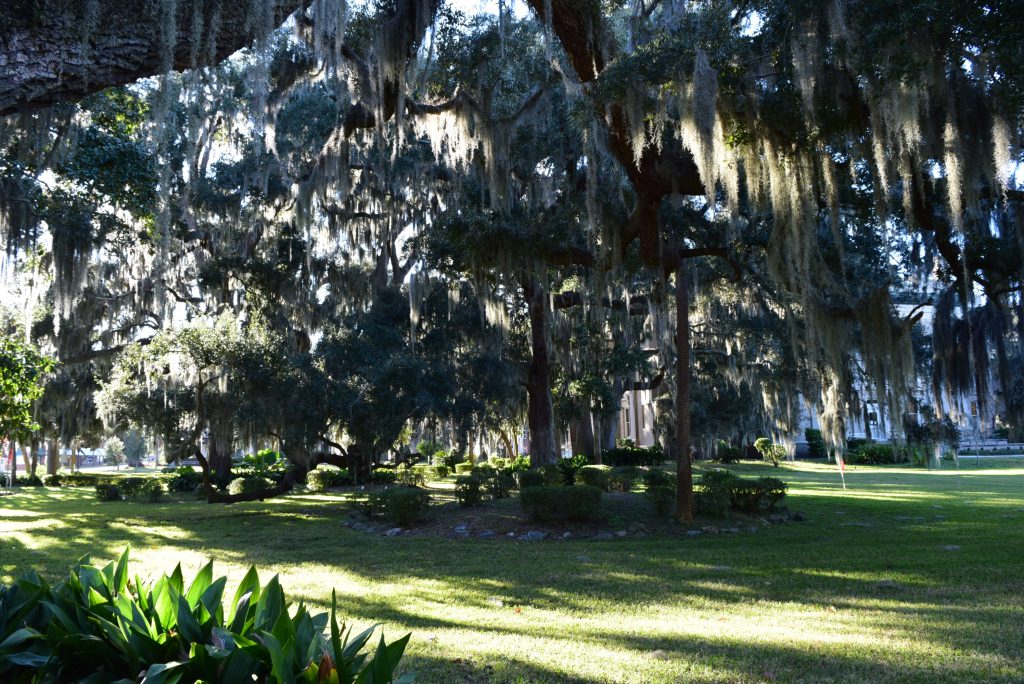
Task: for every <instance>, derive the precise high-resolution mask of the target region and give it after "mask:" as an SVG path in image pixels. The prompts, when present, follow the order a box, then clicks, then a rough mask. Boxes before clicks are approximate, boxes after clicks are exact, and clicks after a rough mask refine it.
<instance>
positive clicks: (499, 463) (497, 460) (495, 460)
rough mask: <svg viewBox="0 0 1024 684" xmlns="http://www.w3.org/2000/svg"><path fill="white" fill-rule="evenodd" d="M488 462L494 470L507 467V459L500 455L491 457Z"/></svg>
mask: <svg viewBox="0 0 1024 684" xmlns="http://www.w3.org/2000/svg"><path fill="white" fill-rule="evenodd" d="M488 463H489V464H490V465H491V467H492V468H494V469H495V470H504V469H505V468H508V459H507V458H501V457H500V456H493V457H491V460H489V461H488Z"/></svg>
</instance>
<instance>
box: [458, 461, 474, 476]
mask: <svg viewBox="0 0 1024 684" xmlns="http://www.w3.org/2000/svg"><path fill="white" fill-rule="evenodd" d="M472 472H473V462H472V461H463V462H462V463H456V464H455V474H456V475H469V474H470V473H472Z"/></svg>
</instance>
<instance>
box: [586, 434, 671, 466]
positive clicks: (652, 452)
mask: <svg viewBox="0 0 1024 684" xmlns="http://www.w3.org/2000/svg"><path fill="white" fill-rule="evenodd" d="M601 461H602V462H603V463H605V464H607V465H610V466H629V465H631V466H656V465H661V464H662V463H663V462H664V461H665V451H664V450H663V449H662V448H661V444H657V443H655V444H654V445H652V446H649V447H640V446H637V445H635V444H634V443H633V442H631V441H629V440H623V441H621V442H619V443H618V444H617V445H616V446H615V448H614V449H605V450H603V451H602V452H601Z"/></svg>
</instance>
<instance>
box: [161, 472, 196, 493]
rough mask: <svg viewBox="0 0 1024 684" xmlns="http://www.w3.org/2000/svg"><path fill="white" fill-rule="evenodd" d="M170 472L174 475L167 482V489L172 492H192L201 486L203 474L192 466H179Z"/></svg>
mask: <svg viewBox="0 0 1024 684" xmlns="http://www.w3.org/2000/svg"><path fill="white" fill-rule="evenodd" d="M171 472H173V473H174V474H173V475H172V476H171V479H169V480H168V481H167V488H168V489H169V490H171V491H172V492H194V491H196V489H197V488H198V487H199V486H201V485H202V484H203V474H202V473H201V472H199V471H198V470H196V469H195V468H193V467H192V466H181V467H180V468H178V469H176V470H172V471H171Z"/></svg>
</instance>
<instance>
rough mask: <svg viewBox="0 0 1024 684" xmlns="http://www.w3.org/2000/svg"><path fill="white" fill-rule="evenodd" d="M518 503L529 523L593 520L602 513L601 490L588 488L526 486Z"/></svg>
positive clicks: (580, 486)
mask: <svg viewBox="0 0 1024 684" xmlns="http://www.w3.org/2000/svg"><path fill="white" fill-rule="evenodd" d="M519 503H520V504H522V507H523V511H524V512H525V513H526V515H527V517H529V518H530V520H533V521H536V522H562V521H565V520H593V519H595V518H597V517H599V516H600V514H601V490H600V489H598V488H597V487H590V486H588V485H573V486H557V487H525V488H523V489H522V490H520V492H519Z"/></svg>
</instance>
